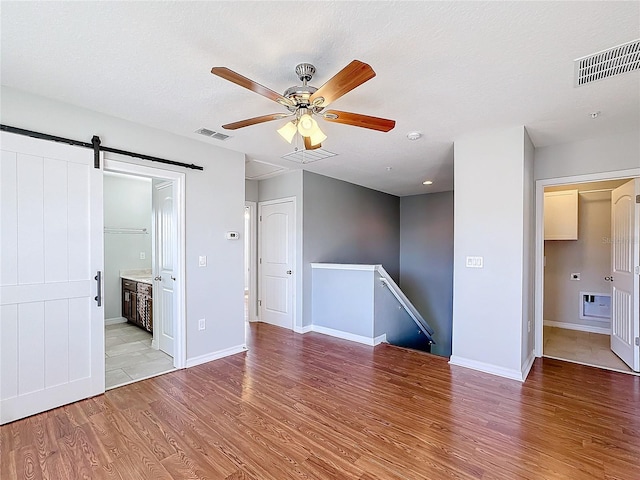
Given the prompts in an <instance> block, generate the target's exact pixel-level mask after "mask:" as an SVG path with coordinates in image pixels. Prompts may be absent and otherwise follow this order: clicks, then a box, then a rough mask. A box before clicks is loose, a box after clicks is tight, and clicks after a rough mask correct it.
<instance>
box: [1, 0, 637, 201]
mask: <svg viewBox="0 0 640 480" xmlns="http://www.w3.org/2000/svg"><path fill="white" fill-rule="evenodd" d="M0 8H1V16H2V25H1V27H2V31H1V42H2V45H1V48H2V50H1V53H2V63H1V80H2V84H4V85H8V86H11V87H15V88H18V89H21V90H25V91H28V92H33V93H36V94H39V95H42V96H45V97H50V98H54V99H58V100H61V101H64V102H68V103H71V104H74V105H79V106H82V107H86V108H89V109H92V110H96V111H99V112H104V113H106V114H109V115H114V116H117V117H121V118H125V119H127V120H132V121H135V122H139V123H142V124H145V125H149V126H152V127H156V128H160V129H163V130H166V131H170V132H173V133H177V134H180V135H184V136H187V137H191V138H194V139H196V140H199V141H203V142H208V143H211V144H214V145H217V146H222V147H225V148H229V149H233V150H238V151H241V152H244V153H246V154H247V156H248V158H250V159H254V160H260V161H265V162H269V163H273V164H278V165H282V166H285V167H287V168H301V166H300V165H298V164H296V163H292V162H290V161H287V160H284V159H281V158H280V157H281V156H282V155H284V154H286V153H289V152H290V151H291V150H292V147H291V146H290V145H289V144H287V143H286V142H285V141H284V140H282V138H281V137H280V136H279V135H278V134H277V133H276V131H275V130H276V128H278V127H279V126H280V125H281V124H282V123H283V122H282V121H276V122H272V123H266V124H261V125H256V126H252V127H247V128H244V129H241V130H236V131H233V132H225V133H230V134H231V135H232V138H230V139H229V140H226V141H224V142H220V141H217V140H213V139H209V138H206V137H202V136H200V135H196V134H195V133H193V132H194V131H195V130H197V129H198V128H200V127H207V128H209V129H211V130H217V131H224V130H222V128H221V125H222V124H225V123H229V122H232V121H236V120H240V119H244V118H248V117H254V116H258V115H263V114H266V113H275V112H280V111H283V110H284V109H283V108H282V107H280V106H279V105H278V104H276V103H274V102H271V101H269V100H267V99H265V98H263V97H260V96H259V95H256V94H254V93H252V92H250V91H248V90H245V89H243V88H241V87H238V86H236V85H233V84H231V83H229V82H226V81H224V80H222V79H221V78H218V77H215V76H213V75H211V73H210V69H211V67H213V66H227V67H229V68H231V69H232V70H235V71H237V72H239V73H241V74H243V75H245V76H247V77H249V78H251V79H253V80H255V81H257V82H259V83H261V84H263V85H265V86H267V87H269V88H271V89H273V90H276V91H278V92H283V91H284V90H285V89H286V88H288V87H290V86H292V85H295V84H298V83H299V81H298V79H297V78H296V76H295V73H294V67H295V65H296V64H297V63H300V62H310V63H313V64H314V65H315V66H316V69H317V73H316V76H315V78H314V80H313V81H312V82H311V84H312V85H315V86H318V87H319V86H320V85H322V84H323V83H324V82H325V81H326V80H328V79H329V78H330V77H331V76H332V75H334V74H335V73H336V72H337V71H338V70H340V69H341V68H342V67H344V66H345V65H347V64H348V63H349V62H350V61H351V60H353V59H358V60H361V61H363V62H366V63H369V64H370V65H371V66H372V67H373V69H374V70H375V71H376V73H377V76H376V77H375V78H373V79H372V80H370V81H369V82H367V83H365V84H363V85H362V86H360V87H358V88H357V89H356V90H353V91H352V92H350V93H349V94H347V95H345V96H344V97H342V98H340V99H339V100H337V101H336V102H335V103H333V104H332V108H335V109H338V110H346V111H353V112H358V113H364V114H368V115H373V116H380V117H385V118H391V119H395V120H396V121H397V123H396V128H395V129H394V130H392V131H391V132H389V133H381V132H376V131H372V130H365V129H360V128H356V127H351V126H347V125H338V124H329V123H328V122H322V128H323V130H324V131H325V133H326V134H327V135H328V137H329V138H328V139H327V140H326V141H325V142H324V143H323V148H325V149H327V150H329V151H331V152H334V153H337V154H338V155H337V156H335V157H331V158H328V159H325V160H320V161H317V162H314V163H313V164H310V165H308V166H306V167H305V168H307V169H309V170H311V171H314V172H317V173H320V174H324V175H328V176H331V177H335V178H340V179H343V180H346V181H350V182H353V183H357V184H360V185H364V186H367V187H371V188H375V189H377V190H381V191H385V192H389V193H393V194H396V195H409V194H417V193H425V192H433V191H443V190H450V189H451V188H452V187H453V142H454V141H455V139H456V138H458V137H460V136H462V135H465V134H468V133H470V132H473V131H477V130H481V129H485V128H499V127H506V126H513V125H525V126H526V127H527V129H528V131H529V133H530V135H531V138H532V140H533V142H534V144H535V145H536V146H545V145H551V144H555V143H564V142H570V141H575V140H580V139H583V138H588V137H592V136H595V135H601V134H607V133H610V132H613V131H616V130H621V129H632V128H635V129H639V128H640V72H638V71H635V72H632V73H628V74H625V75H621V76H618V77H614V78H610V79H607V80H604V81H600V82H596V83H593V84H590V85H587V86H583V87H580V88H574V87H573V60H574V59H576V58H578V57H581V56H584V55H588V54H590V53H594V52H597V51H599V50H603V49H606V48H609V47H612V46H615V45H618V44H621V43H624V42H628V41H630V40H634V39H636V38H638V37H639V36H640V3H639V2H636V1H633V2H560V1H554V2H523V1H517V2H489V3H484V2H356V1H350V2H301V1H299V2H239V1H237V2H116V1H110V2H10V1H2V3H1V4H0ZM598 110H599V111H601V112H602V114H601V115H600V116H599V117H598V118H597V119H596V120H592V119H591V118H590V116H589V114H590V113H591V112H592V111H598ZM412 130H417V131H420V132H422V133H423V134H424V137H423V138H421V139H420V140H418V141H415V142H410V141H409V140H407V138H406V134H407V132H409V131H412ZM388 167H391V169H390V170H389V169H388ZM426 178H430V179H432V180H433V181H434V184H433V185H432V186H430V187H427V186H423V185H422V180H423V179H426Z"/></svg>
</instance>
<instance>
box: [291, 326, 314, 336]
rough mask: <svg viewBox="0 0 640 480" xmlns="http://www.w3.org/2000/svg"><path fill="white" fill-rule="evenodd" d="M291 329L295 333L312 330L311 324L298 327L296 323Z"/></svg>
mask: <svg viewBox="0 0 640 480" xmlns="http://www.w3.org/2000/svg"><path fill="white" fill-rule="evenodd" d="M293 331H294V332H296V333H303V334H304V333H309V332H312V331H313V325H306V326H304V327H298V326H297V325H296V326H295V327H293Z"/></svg>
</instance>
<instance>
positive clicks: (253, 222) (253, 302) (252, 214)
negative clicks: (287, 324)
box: [244, 201, 258, 322]
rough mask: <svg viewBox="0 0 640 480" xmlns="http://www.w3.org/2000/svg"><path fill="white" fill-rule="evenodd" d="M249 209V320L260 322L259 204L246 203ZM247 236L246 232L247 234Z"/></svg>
mask: <svg viewBox="0 0 640 480" xmlns="http://www.w3.org/2000/svg"><path fill="white" fill-rule="evenodd" d="M244 206H245V207H249V224H250V225H249V235H250V237H251V238H250V239H249V298H248V299H247V303H248V306H249V315H248V320H249V321H250V322H257V321H258V271H257V270H258V244H257V242H258V202H249V201H245V202H244ZM245 235H246V232H245Z"/></svg>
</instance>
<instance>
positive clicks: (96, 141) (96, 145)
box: [0, 124, 204, 170]
mask: <svg viewBox="0 0 640 480" xmlns="http://www.w3.org/2000/svg"><path fill="white" fill-rule="evenodd" d="M0 130H2V131H3V132H9V133H16V134H18V135H25V136H27V137H33V138H39V139H41V140H50V141H52V142H60V143H66V144H68V145H74V146H76V147H84V148H90V149H92V150H94V151H96V150H102V151H103V152H110V153H118V154H120V155H126V156H128V157H135V158H140V159H142V160H149V161H151V162H158V163H165V164H167V165H175V166H177V167H184V168H190V169H192V170H204V168H203V167H201V166H199V165H194V164H193V163H191V164H188V163H182V162H176V161H174V160H166V159H164V158H160V157H152V156H151V155H145V154H143V153H135V152H129V151H127V150H120V149H118V148H111V147H105V146H103V145H100V137H98V136H96V135H94V137H93V138H92V139H91V140H92V141H91V143H89V142H81V141H80V140H73V139H70V138H64V137H57V136H55V135H49V134H48V133H41V132H34V131H33V130H25V129H23V128H18V127H11V126H9V125H4V124H0ZM96 157H97V155H96ZM96 168H100V166H99V165H98V164H96Z"/></svg>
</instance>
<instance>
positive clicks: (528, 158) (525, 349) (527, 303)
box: [520, 129, 536, 371]
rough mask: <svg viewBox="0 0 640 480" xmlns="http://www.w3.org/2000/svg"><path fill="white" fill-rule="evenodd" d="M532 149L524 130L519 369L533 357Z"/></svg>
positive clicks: (534, 231) (533, 250)
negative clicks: (520, 347) (520, 346)
mask: <svg viewBox="0 0 640 480" xmlns="http://www.w3.org/2000/svg"><path fill="white" fill-rule="evenodd" d="M534 159H535V149H534V147H533V143H532V142H531V139H530V138H529V134H528V133H527V130H526V129H525V131H524V179H523V182H524V185H523V188H524V213H523V216H524V219H523V221H524V230H523V238H524V243H523V259H522V261H523V270H522V352H521V357H520V361H521V370H522V371H525V370H526V369H527V367H528V366H527V362H533V360H534V357H533V355H534V352H533V346H534V337H535V328H534V326H535V325H534V323H535V298H534V284H535V241H536V222H535V210H536V191H535V182H534V179H533V170H534Z"/></svg>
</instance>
